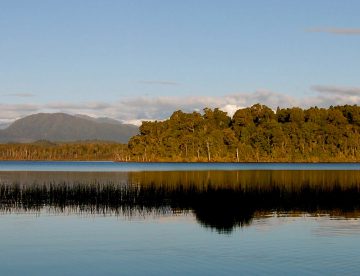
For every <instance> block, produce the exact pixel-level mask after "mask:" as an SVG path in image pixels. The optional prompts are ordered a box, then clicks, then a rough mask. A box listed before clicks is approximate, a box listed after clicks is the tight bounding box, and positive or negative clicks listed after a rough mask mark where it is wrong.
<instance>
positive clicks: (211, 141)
mask: <svg viewBox="0 0 360 276" xmlns="http://www.w3.org/2000/svg"><path fill="white" fill-rule="evenodd" d="M359 148H360V107H358V106H356V105H353V106H350V105H345V106H335V107H333V106H331V107H330V108H328V109H325V108H318V107H311V108H309V109H301V108H298V107H294V108H282V109H281V108H277V110H276V111H273V110H272V109H271V108H269V107H267V106H265V105H261V104H256V105H253V106H252V107H248V108H243V109H239V110H238V111H236V113H235V114H234V116H233V117H232V118H231V117H229V116H228V115H227V113H226V112H223V111H221V110H220V109H218V108H215V109H210V108H205V109H204V111H203V113H200V112H192V113H184V112H182V111H176V112H174V113H173V114H172V116H171V117H170V118H169V119H167V120H165V121H155V122H149V121H145V122H143V123H142V125H141V126H140V134H139V135H136V136H134V137H132V138H131V139H130V141H129V143H128V144H118V143H106V142H98V141H95V142H81V143H80V142H79V143H50V142H46V141H42V142H38V143H33V144H2V145H0V160H116V161H122V162H128V161H137V162H149V161H154V162H157V161H168V162H209V161H210V162H357V161H360V153H359Z"/></svg>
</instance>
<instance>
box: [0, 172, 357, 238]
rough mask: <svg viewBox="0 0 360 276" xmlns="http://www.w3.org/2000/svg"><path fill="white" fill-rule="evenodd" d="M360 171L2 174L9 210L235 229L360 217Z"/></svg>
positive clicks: (1, 201) (2, 198) (0, 192)
mask: <svg viewBox="0 0 360 276" xmlns="http://www.w3.org/2000/svg"><path fill="white" fill-rule="evenodd" d="M359 182H360V172H359V171H230V172H229V171H226V172H225V171H224V172H220V171H216V172H207V171H203V172H199V171H197V172H131V173H60V172H58V173H38V172H36V173H35V172H34V173H29V172H27V173H25V172H16V173H9V172H8V173H6V172H5V173H1V174H0V208H1V210H2V212H28V211H31V212H33V211H37V212H38V211H41V210H43V209H44V208H48V209H51V210H53V211H55V212H59V213H62V212H65V211H66V212H80V213H89V214H103V215H107V214H116V215H122V216H129V217H131V216H133V215H134V214H141V215H145V216H146V215H149V214H154V213H156V214H158V215H164V214H171V213H178V212H188V211H191V212H193V213H194V214H195V216H196V219H197V221H198V222H199V223H200V224H201V225H203V226H204V227H209V228H211V229H216V230H217V231H219V232H231V231H232V230H233V229H234V228H235V227H242V226H246V225H249V224H250V223H251V221H252V220H253V218H257V217H258V216H264V215H271V214H273V213H285V214H287V215H292V214H299V213H300V214H301V213H309V214H313V215H318V214H329V215H332V216H344V217H352V218H353V217H358V216H359V214H360V213H359V212H358V211H359V210H360V183H359Z"/></svg>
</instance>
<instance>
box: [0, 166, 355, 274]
mask: <svg viewBox="0 0 360 276" xmlns="http://www.w3.org/2000/svg"><path fill="white" fill-rule="evenodd" d="M4 164H5V165H4ZM3 165H4V166H3ZM136 165H139V167H137V166H136ZM148 165H149V164H148ZM243 165H244V164H171V163H166V164H150V165H149V166H150V167H147V166H146V164H133V163H132V164H125V163H102V162H100V163H96V162H90V163H88V162H84V163H82V162H81V163H74V162H56V163H52V162H45V163H42V162H3V163H1V165H0V167H1V170H2V172H0V213H1V215H0V220H1V227H0V241H1V248H2V250H0V274H1V275H23V274H26V275H49V274H55V275H71V274H76V275H99V274H110V275H119V274H122V275H169V274H170V275H173V274H175V275H183V274H190V275H199V274H201V275H203V274H204V275H205V274H206V275H220V274H227V275H233V274H245V273H246V274H264V275H265V274H266V275H268V274H304V273H306V274H344V273H345V274H359V273H360V265H359V263H360V262H359V261H360V256H359V254H358V248H359V246H360V221H359V217H360V212H359V211H360V170H358V167H357V166H358V165H357V164H310V165H308V164H301V165H300V167H296V165H295V164H280V165H279V164H260V165H259V166H256V164H247V165H245V167H244V166H243ZM69 166H70V167H71V166H74V167H72V169H69V170H65V169H66V168H68V167H69ZM127 166H129V167H127ZM207 166H208V167H207ZM231 166H234V167H235V168H236V169H234V167H231ZM246 166H250V167H251V168H252V169H244V168H246ZM267 166H270V167H267ZM301 166H310V167H309V169H304V167H301ZM9 168H12V169H11V170H10V169H9ZM55 168H58V169H59V170H57V171H56V170H55ZM115 168H116V169H115ZM125 168H128V170H125ZM171 168H172V169H171ZM185 168H187V169H185ZM206 168H207V169H206ZM24 169H26V170H24ZM109 170H112V171H109Z"/></svg>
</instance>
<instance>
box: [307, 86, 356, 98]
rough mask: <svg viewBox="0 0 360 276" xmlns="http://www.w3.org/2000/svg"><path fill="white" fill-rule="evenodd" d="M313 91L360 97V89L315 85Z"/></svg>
mask: <svg viewBox="0 0 360 276" xmlns="http://www.w3.org/2000/svg"><path fill="white" fill-rule="evenodd" d="M311 88H312V89H313V90H315V91H317V92H319V93H323V94H333V95H340V96H342V95H348V96H360V87H344V86H333V85H314V86H312V87H311Z"/></svg>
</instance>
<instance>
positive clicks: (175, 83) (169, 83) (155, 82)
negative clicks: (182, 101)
mask: <svg viewBox="0 0 360 276" xmlns="http://www.w3.org/2000/svg"><path fill="white" fill-rule="evenodd" d="M138 83H141V84H151V85H152V84H155V85H180V83H179V82H176V81H169V80H142V81H138Z"/></svg>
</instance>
